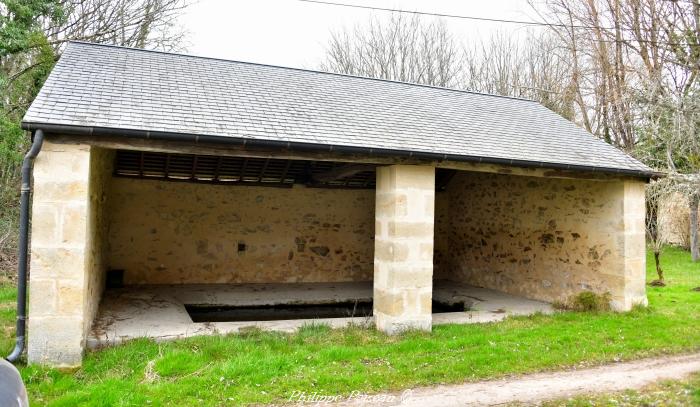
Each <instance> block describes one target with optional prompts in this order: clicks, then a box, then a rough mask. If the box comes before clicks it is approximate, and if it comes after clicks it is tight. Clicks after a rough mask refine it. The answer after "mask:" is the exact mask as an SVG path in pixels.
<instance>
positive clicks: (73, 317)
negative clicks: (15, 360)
mask: <svg viewBox="0 0 700 407" xmlns="http://www.w3.org/2000/svg"><path fill="white" fill-rule="evenodd" d="M89 170H90V147H89V146H86V145H75V144H73V145H70V144H54V143H51V142H48V141H47V142H45V143H44V146H43V148H42V150H41V152H40V153H39V155H38V157H37V158H36V161H35V163H34V193H33V205H32V225H31V264H30V270H31V271H30V280H29V326H28V328H29V332H28V335H29V338H28V339H29V340H28V350H27V354H28V360H29V362H30V363H41V364H50V365H53V366H63V367H71V366H77V365H80V363H81V360H82V353H83V347H84V344H85V332H86V329H85V327H86V326H87V324H89V323H90V322H91V321H86V316H85V309H86V301H87V290H86V286H87V280H88V278H87V273H88V265H87V261H86V260H87V258H88V257H87V256H88V253H89V248H88V247H87V246H88V236H87V234H88V210H89V209H88V208H89V201H90V199H89V191H88V189H89V186H88V185H89V178H90V171H89Z"/></svg>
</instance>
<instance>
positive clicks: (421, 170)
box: [374, 165, 435, 334]
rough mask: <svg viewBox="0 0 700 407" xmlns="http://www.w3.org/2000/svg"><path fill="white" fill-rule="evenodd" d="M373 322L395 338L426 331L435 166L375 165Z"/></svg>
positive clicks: (428, 326)
mask: <svg viewBox="0 0 700 407" xmlns="http://www.w3.org/2000/svg"><path fill="white" fill-rule="evenodd" d="M376 194H377V197H376V209H375V216H376V222H375V242H374V320H375V323H376V326H377V329H379V330H380V331H383V332H386V333H388V334H395V333H398V332H401V331H404V330H407V329H421V330H430V329H431V326H432V294H433V230H434V226H433V224H434V217H435V168H433V167H427V166H416V165H392V166H386V167H377V189H376Z"/></svg>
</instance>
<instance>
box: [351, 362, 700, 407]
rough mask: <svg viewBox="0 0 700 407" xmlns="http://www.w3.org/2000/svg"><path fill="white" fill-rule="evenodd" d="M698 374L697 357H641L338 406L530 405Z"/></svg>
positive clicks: (380, 395) (371, 396) (418, 391)
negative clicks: (588, 367)
mask: <svg viewBox="0 0 700 407" xmlns="http://www.w3.org/2000/svg"><path fill="white" fill-rule="evenodd" d="M696 371H700V353H696V354H691V355H683V356H674V357H664V358H656V359H644V360H638V361H633V362H624V363H616V364H612V365H604V366H600V367H596V368H591V369H581V370H569V371H563V372H551V373H537V374H532V375H526V376H521V377H518V378H512V379H504V380H493V381H483V382H476V383H467V384H460V385H450V386H437V387H425V388H417V389H413V390H406V391H404V392H399V393H386V394H378V395H370V396H366V398H362V397H363V396H359V397H358V398H354V399H350V400H346V401H344V402H342V403H340V404H338V405H343V406H360V405H384V406H392V405H401V406H421V407H423V406H465V405H467V406H469V405H479V406H481V405H496V404H503V403H510V402H516V401H519V402H524V403H534V402H538V401H544V400H551V399H558V398H566V397H570V396H573V395H577V394H586V393H607V392H614V391H620V390H625V389H633V388H640V387H643V386H646V385H648V384H651V383H654V382H657V381H659V380H665V379H682V378H684V377H686V376H687V375H688V374H690V373H692V372H696Z"/></svg>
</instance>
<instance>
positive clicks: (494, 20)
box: [298, 0, 612, 29]
mask: <svg viewBox="0 0 700 407" xmlns="http://www.w3.org/2000/svg"><path fill="white" fill-rule="evenodd" d="M298 1H301V2H304V3H316V4H325V5H327V6H340V7H351V8H361V9H365V10H375V11H391V12H396V13H407V14H417V15H422V16H433V17H445V18H459V19H463V20H477V21H489V22H492V23H508V24H524V25H534V26H542V27H560V28H592V27H587V26H583V25H569V24H559V23H545V22H540V21H520V20H504V19H500V18H488V17H474V16H463V15H457V14H445V13H429V12H427V11H410V10H400V9H394V8H384V7H376V6H365V5H361V4H350V3H335V2H330V1H322V0H298ZM607 29H612V28H607Z"/></svg>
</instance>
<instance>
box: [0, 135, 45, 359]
mask: <svg viewBox="0 0 700 407" xmlns="http://www.w3.org/2000/svg"><path fill="white" fill-rule="evenodd" d="M43 142H44V131H43V130H41V129H37V130H36V131H35V132H34V141H33V142H32V146H31V147H30V148H29V151H28V152H27V155H25V156H24V161H23V162H22V188H21V191H20V201H19V211H20V212H19V266H18V267H17V334H16V342H15V348H14V349H13V350H12V353H10V354H9V355H8V356H7V357H6V358H5V359H7V361H9V362H12V363H15V362H17V361H18V360H19V358H20V356H22V352H23V351H24V339H25V337H26V332H27V265H28V264H27V254H28V252H29V197H30V194H31V191H32V163H33V161H34V158H36V156H37V154H39V150H41V145H42V144H43Z"/></svg>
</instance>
